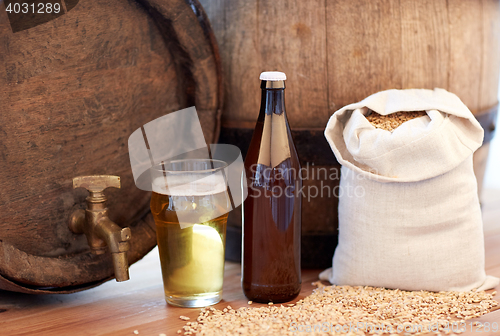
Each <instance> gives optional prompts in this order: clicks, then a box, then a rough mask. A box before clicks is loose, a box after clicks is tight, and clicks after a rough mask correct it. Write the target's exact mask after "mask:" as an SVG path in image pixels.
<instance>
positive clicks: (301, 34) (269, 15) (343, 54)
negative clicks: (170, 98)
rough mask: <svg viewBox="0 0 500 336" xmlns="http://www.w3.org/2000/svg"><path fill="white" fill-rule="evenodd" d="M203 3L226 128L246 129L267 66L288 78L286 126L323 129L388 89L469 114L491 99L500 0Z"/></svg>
mask: <svg viewBox="0 0 500 336" xmlns="http://www.w3.org/2000/svg"><path fill="white" fill-rule="evenodd" d="M200 2H201V4H202V5H203V7H204V8H205V11H206V12H207V15H208V17H209V19H210V22H211V24H212V28H213V30H214V32H215V35H216V37H217V42H218V43H219V49H220V53H221V59H222V64H223V70H224V74H225V77H226V93H225V106H224V114H223V126H227V127H233V126H237V125H239V126H240V127H241V126H247V127H253V125H254V122H255V120H256V119H257V115H258V111H259V102H260V101H259V99H260V91H259V90H260V89H259V81H258V78H259V73H260V72H261V71H267V70H279V71H284V72H285V73H286V74H287V76H288V81H287V89H286V92H287V94H286V96H287V114H288V117H289V120H290V123H291V126H292V128H324V126H325V125H326V122H327V121H328V117H329V116H330V115H331V114H332V113H333V112H335V111H336V110H337V109H339V108H341V107H342V106H344V105H346V104H349V103H354V102H357V101H359V100H361V99H363V98H365V97H367V96H368V95H370V94H373V93H375V92H377V91H380V90H386V89H394V88H396V89H404V88H427V89H434V88H435V87H440V88H443V89H447V90H449V91H451V92H453V93H455V94H457V95H458V96H459V97H460V98H461V99H462V100H463V102H464V103H465V104H466V105H467V106H468V107H469V108H470V109H471V110H472V111H473V113H479V112H480V110H482V109H486V108H489V107H491V106H493V105H495V104H496V103H497V101H498V99H497V92H498V76H499V71H500V39H499V32H500V2H499V1H498V0H419V1H414V0H376V1H372V0H350V1H343V0H326V1H325V0H309V1H301V0H275V1H259V0H200ZM245 122H247V123H248V122H249V124H245Z"/></svg>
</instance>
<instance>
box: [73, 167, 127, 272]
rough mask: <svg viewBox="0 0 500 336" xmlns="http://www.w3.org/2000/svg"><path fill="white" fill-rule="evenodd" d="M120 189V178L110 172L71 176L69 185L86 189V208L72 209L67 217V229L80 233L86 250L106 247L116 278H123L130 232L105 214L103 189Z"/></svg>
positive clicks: (101, 252)
mask: <svg viewBox="0 0 500 336" xmlns="http://www.w3.org/2000/svg"><path fill="white" fill-rule="evenodd" d="M109 187H114V188H120V177H119V176H112V175H94V176H79V177H75V178H74V179H73V188H74V189H76V188H85V189H87V190H88V191H89V196H88V197H87V198H86V201H87V210H82V209H79V210H75V211H74V212H73V213H72V214H71V216H70V219H69V224H68V225H69V229H70V230H71V231H72V232H74V233H78V234H81V233H84V234H85V236H87V241H88V243H89V246H90V250H91V251H92V253H94V254H103V253H105V252H106V248H107V249H109V251H110V252H111V255H112V257H113V266H114V270H115V278H116V281H126V280H128V279H129V275H128V260H127V251H128V250H129V249H130V244H129V242H128V241H129V240H130V237H131V232H130V229H129V228H128V227H126V228H121V227H120V226H118V225H117V224H115V223H113V222H112V221H111V220H110V219H109V217H108V208H107V207H106V201H107V199H106V195H104V189H106V188H109Z"/></svg>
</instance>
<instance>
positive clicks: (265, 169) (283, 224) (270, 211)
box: [242, 72, 302, 303]
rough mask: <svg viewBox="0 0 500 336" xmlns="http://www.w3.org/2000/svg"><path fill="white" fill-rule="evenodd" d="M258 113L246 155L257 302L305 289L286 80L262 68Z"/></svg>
mask: <svg viewBox="0 0 500 336" xmlns="http://www.w3.org/2000/svg"><path fill="white" fill-rule="evenodd" d="M260 78H261V80H262V81H261V89H262V100H261V105H260V112H259V118H258V120H257V124H256V126H255V130H254V133H253V137H252V141H251V142H250V147H249V149H248V153H247V155H246V158H245V172H246V177H247V186H248V197H247V198H246V200H245V201H244V203H243V256H242V262H243V265H242V287H243V292H244V293H245V296H246V297H247V298H248V299H249V300H252V301H255V302H264V303H268V302H275V303H279V302H286V301H290V300H292V299H294V298H295V297H297V295H298V294H299V292H300V288H301V274H300V238H301V197H300V193H299V191H300V190H301V188H302V180H301V178H300V163H299V158H298V156H297V151H296V149H295V145H294V144H293V141H292V135H291V132H290V126H289V125H288V120H287V117H286V112H285V79H286V76H285V74H284V73H281V72H263V73H262V74H261V76H260Z"/></svg>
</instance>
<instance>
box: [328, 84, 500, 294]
mask: <svg viewBox="0 0 500 336" xmlns="http://www.w3.org/2000/svg"><path fill="white" fill-rule="evenodd" d="M367 108H369V109H371V110H373V111H375V112H377V113H379V114H382V115H387V114H391V113H394V112H398V111H422V110H423V111H426V112H427V116H423V117H420V118H417V119H413V120H410V121H407V122H405V123H403V124H402V125H401V126H399V127H398V128H396V129H395V130H394V131H393V132H389V131H385V130H381V129H376V128H375V127H374V126H372V124H371V123H370V122H368V121H367V119H366V118H365V116H364V114H366V113H367V111H368V109H367ZM325 136H326V138H327V140H328V142H329V144H330V146H331V148H332V150H333V152H334V154H335V156H336V157H337V160H338V161H339V162H340V163H341V164H342V166H343V167H342V177H341V182H340V187H341V188H340V190H341V192H340V196H339V243H338V246H337V249H336V250H335V255H334V257H333V268H330V269H327V270H326V271H324V272H322V273H321V274H320V278H321V279H323V280H329V281H330V282H331V283H333V284H337V285H352V286H357V285H362V286H365V285H367V286H376V287H385V288H399V289H404V290H430V291H450V290H456V291H467V290H471V289H479V290H486V289H489V288H493V287H495V286H496V285H498V283H499V279H497V278H494V277H489V276H486V275H485V271H484V237H483V228H482V219H481V210H480V206H479V200H478V195H477V184H476V179H475V176H474V172H473V169H472V154H473V153H474V151H475V150H476V149H477V148H479V146H480V145H481V143H482V140H483V130H482V128H481V126H480V125H479V123H478V122H477V120H476V119H475V118H474V116H473V115H472V113H471V112H470V111H469V110H468V109H467V107H466V106H465V105H464V104H463V103H462V102H461V101H460V99H459V98H458V97H457V96H455V95H454V94H452V93H449V92H447V91H445V90H442V89H435V90H434V91H432V90H389V91H383V92H379V93H376V94H374V95H372V96H370V97H368V98H366V99H364V100H363V101H361V102H359V103H356V104H352V105H349V106H346V107H344V108H342V109H340V110H338V111H337V112H335V114H334V115H332V117H331V118H330V120H329V122H328V125H327V127H326V130H325Z"/></svg>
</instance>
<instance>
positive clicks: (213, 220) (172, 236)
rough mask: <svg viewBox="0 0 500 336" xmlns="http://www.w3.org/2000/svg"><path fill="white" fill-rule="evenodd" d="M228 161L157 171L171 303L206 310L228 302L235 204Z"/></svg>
mask: <svg viewBox="0 0 500 336" xmlns="http://www.w3.org/2000/svg"><path fill="white" fill-rule="evenodd" d="M225 168H227V165H226V163H225V162H223V161H218V160H211V159H185V160H177V161H167V162H162V163H160V164H158V165H156V166H154V167H153V168H152V169H151V178H152V183H153V193H152V196H151V212H152V214H153V217H154V220H155V223H156V235H157V239H158V248H159V252H160V262H161V269H162V276H163V285H164V290H165V299H166V301H167V302H168V303H169V304H171V305H174V306H180V307H204V306H208V305H211V304H215V303H217V302H219V301H220V300H221V297H222V281H223V276H224V249H225V241H226V223H227V215H228V212H229V211H230V210H231V202H230V199H229V195H228V192H227V181H226V175H225V171H224V169H225Z"/></svg>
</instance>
